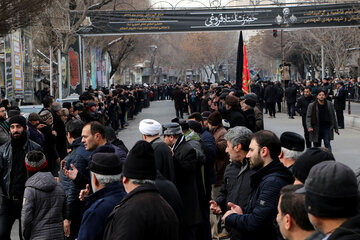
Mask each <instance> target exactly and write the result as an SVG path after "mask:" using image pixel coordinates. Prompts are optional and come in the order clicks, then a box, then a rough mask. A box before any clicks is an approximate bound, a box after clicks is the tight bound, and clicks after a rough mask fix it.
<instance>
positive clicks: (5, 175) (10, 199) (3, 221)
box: [0, 116, 41, 240]
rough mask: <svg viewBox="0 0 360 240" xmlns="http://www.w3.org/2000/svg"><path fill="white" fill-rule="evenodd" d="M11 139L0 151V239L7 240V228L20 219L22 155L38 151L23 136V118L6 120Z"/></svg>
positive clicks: (23, 174)
mask: <svg viewBox="0 0 360 240" xmlns="http://www.w3.org/2000/svg"><path fill="white" fill-rule="evenodd" d="M9 125H10V136H11V140H9V141H8V142H6V143H4V144H3V145H2V146H1V148H0V185H1V197H0V239H1V240H2V239H4V240H8V239H10V233H11V228H12V226H13V224H14V222H15V220H16V219H20V216H21V208H22V200H23V195H24V190H25V182H26V180H27V179H28V172H27V169H26V166H25V155H26V154H27V153H28V152H30V151H32V150H37V151H40V150H41V147H40V145H38V144H37V143H35V142H33V141H31V140H30V139H29V138H28V136H27V133H26V119H25V118H24V117H23V116H14V117H12V118H11V119H10V121H9Z"/></svg>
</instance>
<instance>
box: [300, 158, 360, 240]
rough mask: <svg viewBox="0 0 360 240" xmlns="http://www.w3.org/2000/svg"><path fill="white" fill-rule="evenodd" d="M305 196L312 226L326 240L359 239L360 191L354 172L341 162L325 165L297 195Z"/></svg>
mask: <svg viewBox="0 0 360 240" xmlns="http://www.w3.org/2000/svg"><path fill="white" fill-rule="evenodd" d="M344 186H346V187H344ZM303 192H305V209H306V211H307V213H308V216H309V219H310V222H311V223H312V224H313V225H314V227H315V228H316V229H318V230H320V231H321V232H322V233H324V234H325V238H324V239H326V240H334V239H336V240H345V239H359V236H360V225H359V223H360V215H359V213H358V211H357V210H358V209H357V207H358V204H359V190H358V185H357V181H356V176H355V173H354V171H353V170H351V168H349V167H348V166H346V165H345V164H342V163H340V162H335V161H325V162H321V163H319V164H317V165H315V166H314V167H313V168H312V169H311V170H310V173H309V177H308V178H307V180H306V181H305V187H304V188H303V189H299V190H298V191H297V193H303Z"/></svg>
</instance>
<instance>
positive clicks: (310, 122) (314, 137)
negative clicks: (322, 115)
mask: <svg viewBox="0 0 360 240" xmlns="http://www.w3.org/2000/svg"><path fill="white" fill-rule="evenodd" d="M326 104H327V110H328V111H329V120H330V140H334V129H335V130H337V129H338V124H337V121H336V117H335V110H334V105H333V103H332V102H330V101H327V100H326ZM314 108H315V109H314ZM314 113H316V114H315V116H313V115H314ZM306 127H307V128H313V129H314V131H312V132H309V140H310V141H311V142H317V141H318V140H319V130H320V122H319V109H318V107H317V101H315V102H313V103H310V104H309V106H308V109H307V112H306Z"/></svg>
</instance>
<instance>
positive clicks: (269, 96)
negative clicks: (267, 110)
mask: <svg viewBox="0 0 360 240" xmlns="http://www.w3.org/2000/svg"><path fill="white" fill-rule="evenodd" d="M276 92H277V90H276V88H275V86H273V85H269V86H267V87H265V93H264V100H265V102H266V103H275V102H276Z"/></svg>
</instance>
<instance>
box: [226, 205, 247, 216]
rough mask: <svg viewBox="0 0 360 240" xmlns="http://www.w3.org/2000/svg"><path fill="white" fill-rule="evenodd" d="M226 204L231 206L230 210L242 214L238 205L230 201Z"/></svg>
mask: <svg viewBox="0 0 360 240" xmlns="http://www.w3.org/2000/svg"><path fill="white" fill-rule="evenodd" d="M228 206H229V207H230V208H231V210H232V211H234V212H235V213H237V214H239V215H243V211H242V209H241V207H240V206H239V205H236V204H233V203H232V202H228Z"/></svg>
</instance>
